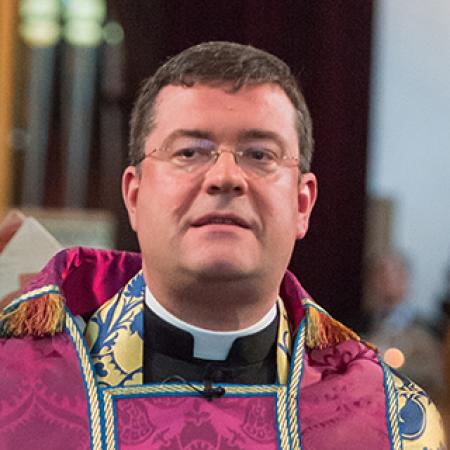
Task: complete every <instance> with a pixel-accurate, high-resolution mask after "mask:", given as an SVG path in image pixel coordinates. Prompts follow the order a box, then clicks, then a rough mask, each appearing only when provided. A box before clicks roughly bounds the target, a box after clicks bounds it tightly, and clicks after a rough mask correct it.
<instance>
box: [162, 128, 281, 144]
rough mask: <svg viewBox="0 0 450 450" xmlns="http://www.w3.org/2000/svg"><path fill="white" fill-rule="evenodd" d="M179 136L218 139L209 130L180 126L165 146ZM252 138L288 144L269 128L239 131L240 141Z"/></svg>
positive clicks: (167, 139) (169, 137)
mask: <svg viewBox="0 0 450 450" xmlns="http://www.w3.org/2000/svg"><path fill="white" fill-rule="evenodd" d="M179 137H192V138H195V139H208V140H210V141H214V140H216V139H215V137H214V134H213V133H211V132H209V131H204V130H199V129H185V128H179V129H177V130H175V131H173V132H172V133H171V134H170V135H169V136H167V137H166V138H165V139H164V141H163V146H167V145H169V144H171V143H172V142H173V141H174V140H175V139H177V138H179ZM250 139H268V140H273V141H275V142H276V143H277V144H278V145H280V146H281V147H285V146H286V142H285V140H284V139H283V137H282V136H280V135H279V134H278V133H276V132H273V131H268V130H262V129H260V128H250V129H248V130H243V131H241V132H240V133H238V141H243V140H250Z"/></svg>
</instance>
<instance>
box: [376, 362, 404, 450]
mask: <svg viewBox="0 0 450 450" xmlns="http://www.w3.org/2000/svg"><path fill="white" fill-rule="evenodd" d="M380 364H381V368H382V369H383V372H384V376H385V379H386V396H387V403H388V405H387V411H386V419H387V421H388V429H389V430H390V432H391V433H390V434H391V443H392V445H393V447H392V450H403V445H402V440H401V438H400V429H399V425H398V418H399V417H400V416H399V411H398V403H397V395H396V389H395V382H394V377H393V375H392V373H391V371H390V370H389V368H388V367H387V366H386V364H384V363H383V362H382V361H380Z"/></svg>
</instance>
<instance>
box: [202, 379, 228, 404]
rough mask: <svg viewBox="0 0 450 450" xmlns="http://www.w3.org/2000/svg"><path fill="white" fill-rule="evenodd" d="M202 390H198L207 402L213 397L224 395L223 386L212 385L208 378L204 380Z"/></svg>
mask: <svg viewBox="0 0 450 450" xmlns="http://www.w3.org/2000/svg"><path fill="white" fill-rule="evenodd" d="M203 383H204V386H203V390H202V391H199V392H200V394H201V396H202V397H203V398H206V400H208V402H210V401H212V399H213V398H219V397H222V396H223V395H225V388H224V387H222V386H216V387H215V386H213V385H212V383H211V381H210V380H204V382H203Z"/></svg>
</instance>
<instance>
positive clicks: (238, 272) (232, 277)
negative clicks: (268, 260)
mask: <svg viewBox="0 0 450 450" xmlns="http://www.w3.org/2000/svg"><path fill="white" fill-rule="evenodd" d="M190 272H191V273H193V274H195V276H196V277H197V278H198V279H201V280H203V281H222V282H223V281H239V280H242V279H245V278H248V277H249V276H250V275H251V273H253V272H254V271H253V270H250V268H249V267H247V266H246V265H243V264H237V263H234V262H230V261H226V260H221V261H214V262H210V263H209V264H205V261H203V262H202V264H200V265H199V266H197V267H195V268H192V267H191V270H190Z"/></svg>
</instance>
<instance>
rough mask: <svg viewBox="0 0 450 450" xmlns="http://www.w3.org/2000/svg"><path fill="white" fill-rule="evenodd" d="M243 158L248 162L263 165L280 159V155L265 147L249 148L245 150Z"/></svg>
mask: <svg viewBox="0 0 450 450" xmlns="http://www.w3.org/2000/svg"><path fill="white" fill-rule="evenodd" d="M242 156H243V158H244V159H246V160H247V161H252V162H261V163H270V162H274V161H277V159H278V155H277V153H276V152H275V151H274V150H271V149H269V148H265V147H248V148H246V149H244V151H243V155H242Z"/></svg>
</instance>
